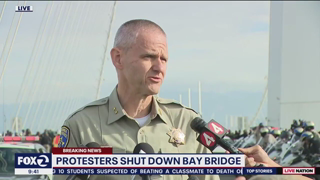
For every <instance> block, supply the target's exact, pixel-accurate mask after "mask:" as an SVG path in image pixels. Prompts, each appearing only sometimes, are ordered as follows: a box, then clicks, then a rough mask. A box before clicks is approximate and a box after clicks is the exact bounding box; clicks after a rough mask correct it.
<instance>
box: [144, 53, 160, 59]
mask: <svg viewBox="0 0 320 180" xmlns="http://www.w3.org/2000/svg"><path fill="white" fill-rule="evenodd" d="M141 57H152V58H156V57H158V54H157V53H153V52H146V53H143V54H142V55H141Z"/></svg>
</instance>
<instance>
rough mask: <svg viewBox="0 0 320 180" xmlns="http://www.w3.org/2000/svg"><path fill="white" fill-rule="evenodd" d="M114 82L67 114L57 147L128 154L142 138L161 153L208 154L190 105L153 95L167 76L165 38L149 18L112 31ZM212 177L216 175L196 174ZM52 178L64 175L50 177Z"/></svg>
mask: <svg viewBox="0 0 320 180" xmlns="http://www.w3.org/2000/svg"><path fill="white" fill-rule="evenodd" d="M110 54H111V59H112V63H113V65H114V66H115V69H116V71H117V75H118V85H117V86H116V87H115V88H114V90H113V91H112V93H111V94H110V96H109V97H106V98H103V99H100V100H97V101H95V102H92V103H91V104H89V105H87V106H85V107H84V108H82V109H80V110H78V111H77V112H75V113H74V114H72V115H71V116H70V117H69V118H68V119H67V120H66V121H65V122H64V124H63V126H62V129H61V135H60V143H59V147H79V146H80V145H81V144H82V145H86V144H87V143H89V142H97V143H98V144H100V145H101V146H112V147H113V153H132V152H133V149H134V147H135V146H136V145H137V144H138V143H141V142H146V143H149V144H150V145H151V146H152V147H153V149H154V150H155V151H156V153H157V152H161V153H210V151H209V150H207V149H206V148H205V147H204V146H202V145H201V144H200V143H198V142H197V140H196V133H195V132H194V131H193V130H192V129H191V128H190V122H191V120H193V119H194V118H195V117H199V114H197V113H196V112H195V111H193V110H192V109H189V108H186V107H184V106H183V105H181V104H179V103H177V102H175V101H173V100H167V99H162V98H159V97H157V96H156V95H157V94H158V92H159V90H160V87H161V84H162V82H163V80H164V77H165V75H166V69H167V63H168V49H167V38H166V34H165V32H164V31H163V30H162V29H161V27H160V26H158V25H157V24H155V23H154V22H151V21H148V20H131V21H128V22H126V23H124V24H123V25H122V26H121V27H120V28H119V30H118V32H117V33H116V37H115V41H114V47H113V49H112V50H111V52H110ZM198 177H199V179H201V180H204V179H205V180H209V179H212V180H217V179H219V176H198ZM187 178H188V176H187V175H183V176H181V175H174V176H173V175H165V176H163V177H162V178H161V179H165V180H182V179H184V180H186V179H187ZM54 179H59V180H60V179H61V180H62V179H66V176H55V178H54ZM105 179H108V180H130V179H131V176H129V175H128V176H119V175H106V176H95V175H93V176H91V177H90V180H105Z"/></svg>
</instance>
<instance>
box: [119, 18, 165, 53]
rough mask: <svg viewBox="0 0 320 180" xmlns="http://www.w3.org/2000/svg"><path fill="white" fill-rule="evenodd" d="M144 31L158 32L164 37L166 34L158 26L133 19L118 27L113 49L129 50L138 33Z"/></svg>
mask: <svg viewBox="0 0 320 180" xmlns="http://www.w3.org/2000/svg"><path fill="white" fill-rule="evenodd" d="M146 29H148V30H150V29H154V30H158V31H160V32H161V33H163V34H164V35H166V33H165V32H164V31H163V29H162V28H161V27H160V26H159V25H158V24H156V23H154V22H152V21H150V20H145V19H134V20H130V21H127V22H125V23H124V24H122V25H121V26H120V28H119V29H118V31H117V34H116V37H115V40H114V45H113V47H118V48H123V49H126V50H128V49H130V47H131V46H132V44H133V43H135V41H136V38H137V37H138V35H139V33H140V32H141V31H144V30H146Z"/></svg>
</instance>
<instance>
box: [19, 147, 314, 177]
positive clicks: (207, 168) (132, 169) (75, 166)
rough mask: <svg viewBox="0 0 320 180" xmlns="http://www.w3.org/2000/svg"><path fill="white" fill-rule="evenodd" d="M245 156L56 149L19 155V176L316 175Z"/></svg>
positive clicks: (312, 170) (310, 170)
mask: <svg viewBox="0 0 320 180" xmlns="http://www.w3.org/2000/svg"><path fill="white" fill-rule="evenodd" d="M244 166H245V156H244V155H241V154H112V148H54V149H53V150H52V154H34V153H33V154H24V153H23V154H19V153H17V154H16V155H15V174H16V175H29V174H30V175H34V174H38V175H49V174H53V175H62V174H63V175H138V174H139V175H169V174H172V175H247V174H248V175H249V174H251V175H256V174H315V173H319V172H320V171H319V169H315V168H313V167H312V168H311V167H310V168H287V167H286V168H267V167H262V168H261V167H259V168H246V167H244Z"/></svg>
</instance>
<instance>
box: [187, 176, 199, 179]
mask: <svg viewBox="0 0 320 180" xmlns="http://www.w3.org/2000/svg"><path fill="white" fill-rule="evenodd" d="M188 180H199V178H198V177H197V176H191V177H189V178H188Z"/></svg>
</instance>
